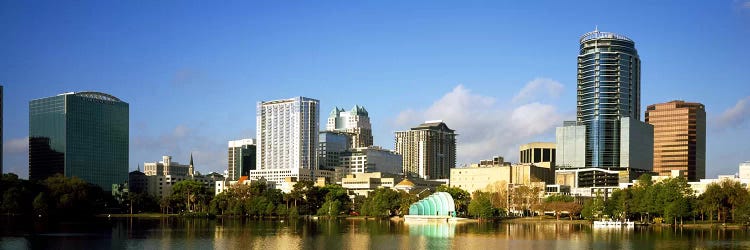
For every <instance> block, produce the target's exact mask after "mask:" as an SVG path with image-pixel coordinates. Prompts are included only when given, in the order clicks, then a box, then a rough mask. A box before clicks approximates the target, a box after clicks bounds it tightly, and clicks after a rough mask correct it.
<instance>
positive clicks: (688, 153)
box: [646, 101, 706, 181]
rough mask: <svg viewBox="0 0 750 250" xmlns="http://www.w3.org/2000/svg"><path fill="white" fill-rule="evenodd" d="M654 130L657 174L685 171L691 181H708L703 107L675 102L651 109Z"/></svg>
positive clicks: (650, 107)
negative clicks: (704, 179)
mask: <svg viewBox="0 0 750 250" xmlns="http://www.w3.org/2000/svg"><path fill="white" fill-rule="evenodd" d="M646 122H647V123H648V124H651V125H653V126H654V172H656V173H658V174H659V175H663V176H669V175H670V174H671V170H683V172H682V173H684V174H685V175H686V176H685V177H686V178H687V179H688V181H697V180H699V179H703V178H706V110H705V107H704V106H703V104H700V103H694V102H685V101H671V102H666V103H658V104H653V105H649V106H648V108H647V109H646Z"/></svg>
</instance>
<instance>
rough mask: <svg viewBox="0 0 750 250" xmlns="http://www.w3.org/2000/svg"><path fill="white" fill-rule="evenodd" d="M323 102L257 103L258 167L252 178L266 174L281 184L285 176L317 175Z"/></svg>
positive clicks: (287, 100) (251, 175) (289, 100)
mask: <svg viewBox="0 0 750 250" xmlns="http://www.w3.org/2000/svg"><path fill="white" fill-rule="evenodd" d="M319 105H320V102H319V101H318V100H315V99H311V98H306V97H295V98H290V99H284V100H274V101H265V102H260V103H258V114H257V126H258V127H257V129H256V135H257V136H256V140H257V145H258V146H257V151H256V152H257V156H256V160H257V163H256V170H252V171H250V178H254V179H257V178H260V177H263V178H265V179H266V180H268V181H272V182H275V183H277V186H279V185H282V182H284V179H285V178H286V177H295V178H298V180H305V179H310V178H312V177H314V172H315V170H316V169H317V166H318V158H317V146H318V128H320V110H319Z"/></svg>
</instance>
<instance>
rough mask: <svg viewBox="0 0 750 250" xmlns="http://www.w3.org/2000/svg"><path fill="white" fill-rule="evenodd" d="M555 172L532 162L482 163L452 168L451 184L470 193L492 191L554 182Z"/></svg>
mask: <svg viewBox="0 0 750 250" xmlns="http://www.w3.org/2000/svg"><path fill="white" fill-rule="evenodd" d="M554 178H555V176H554V172H553V171H551V169H550V168H547V167H541V166H536V165H532V164H515V165H511V166H505V165H494V166H487V165H480V164H472V165H471V166H470V167H467V168H453V169H451V177H450V186H451V187H458V188H461V189H463V190H466V191H467V192H469V193H474V191H491V190H497V189H499V188H503V187H507V186H506V185H508V184H517V185H535V184H537V183H540V182H544V183H546V184H554Z"/></svg>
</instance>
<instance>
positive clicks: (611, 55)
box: [577, 30, 650, 168]
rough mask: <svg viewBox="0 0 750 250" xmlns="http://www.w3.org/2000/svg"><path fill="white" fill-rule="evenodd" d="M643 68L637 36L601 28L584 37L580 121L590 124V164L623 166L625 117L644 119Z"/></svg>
mask: <svg viewBox="0 0 750 250" xmlns="http://www.w3.org/2000/svg"><path fill="white" fill-rule="evenodd" d="M640 68H641V62H640V59H639V57H638V51H637V50H636V49H635V43H634V42H633V40H630V39H629V38H627V37H625V36H623V35H619V34H615V33H610V32H601V31H599V30H595V31H592V32H589V33H586V34H584V35H583V36H582V37H581V39H580V53H579V55H578V103H577V107H578V108H577V122H578V123H579V124H581V125H585V126H586V149H585V159H586V160H585V161H586V162H585V166H586V167H603V168H607V167H620V166H621V163H620V160H621V159H620V158H621V152H620V148H621V141H620V140H621V120H623V119H626V118H631V119H634V120H636V121H640V99H641V98H640V86H641V80H640V79H641V73H640V72H641V70H640ZM649 167H650V166H649Z"/></svg>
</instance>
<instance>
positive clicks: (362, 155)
mask: <svg viewBox="0 0 750 250" xmlns="http://www.w3.org/2000/svg"><path fill="white" fill-rule="evenodd" d="M402 163H403V158H402V157H401V155H399V154H398V153H396V152H395V151H391V150H386V149H383V148H381V147H377V146H370V147H362V148H354V149H352V150H349V151H347V152H345V153H344V154H343V155H342V156H341V165H339V166H340V168H343V169H344V170H345V172H346V173H347V174H349V173H371V172H383V173H388V174H402V172H403V167H402V165H401V164H402Z"/></svg>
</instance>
